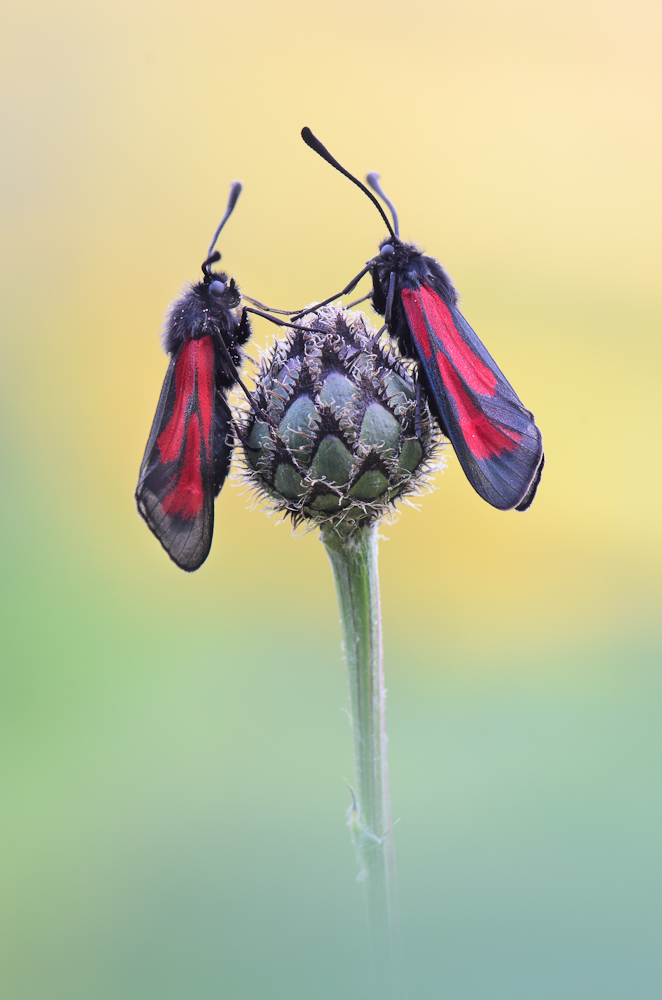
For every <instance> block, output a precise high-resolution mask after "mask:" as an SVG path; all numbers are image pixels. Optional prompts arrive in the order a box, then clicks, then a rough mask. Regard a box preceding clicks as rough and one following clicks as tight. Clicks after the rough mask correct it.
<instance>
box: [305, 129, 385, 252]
mask: <svg viewBox="0 0 662 1000" xmlns="http://www.w3.org/2000/svg"><path fill="white" fill-rule="evenodd" d="M301 138H302V139H303V141H304V142H305V143H306V145H307V146H310V148H311V149H314V150H315V152H316V153H317V154H318V155H319V156H321V157H322V159H323V160H326V162H327V163H330V164H331V166H332V167H335V168H336V170H339V171H340V173H341V174H344V175H345V177H348V178H349V179H350V181H353V183H354V184H356V186H357V187H360V188H361V190H362V191H363V193H364V194H366V195H367V196H368V198H370V201H371V202H372V203H373V205H375V206H376V208H377V211H378V212H379V214H380V215H381V217H382V219H383V220H384V222H385V223H386V228H387V229H388V231H389V233H390V234H391V236H392V237H393V238H394V239H396V238H397V235H398V234H397V233H396V232H394V231H393V227H392V226H391V223H390V222H389V221H388V219H387V217H386V213H385V212H384V209H383V208H382V206H381V205H380V204H379V202H378V201H377V199H376V198H375V196H374V194H373V193H372V191H368V189H367V187H366V186H365V184H362V183H361V181H360V180H359V179H358V178H357V177H354V175H353V174H350V172H349V170H345V168H344V167H342V166H341V165H340V164H339V163H338V161H337V160H336V159H334V158H333V156H331V153H330V152H329V151H328V149H327V148H326V146H323V145H322V143H321V142H320V141H319V139H318V138H317V137H316V136H314V135H313V133H312V132H311V131H310V129H309V128H308V126H307V125H306V127H305V128H302V129H301Z"/></svg>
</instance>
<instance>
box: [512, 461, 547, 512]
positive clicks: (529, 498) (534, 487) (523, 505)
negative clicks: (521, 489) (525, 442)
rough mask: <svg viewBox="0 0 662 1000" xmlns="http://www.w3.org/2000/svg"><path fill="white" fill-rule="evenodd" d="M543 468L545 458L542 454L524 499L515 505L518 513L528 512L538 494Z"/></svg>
mask: <svg viewBox="0 0 662 1000" xmlns="http://www.w3.org/2000/svg"><path fill="white" fill-rule="evenodd" d="M544 466H545V456H544V454H543V456H542V458H541V459H540V465H539V466H538V468H537V470H536V474H535V476H534V477H533V482H532V483H531V485H530V486H529V489H528V490H527V493H526V496H525V497H524V499H523V500H521V501H520V503H518V504H517V506H516V507H515V510H519V511H525V510H528V509H529V507H530V506H531V504H532V503H533V501H534V499H535V495H536V493H537V492H538V487H539V486H540V480H541V478H542V470H543V468H544Z"/></svg>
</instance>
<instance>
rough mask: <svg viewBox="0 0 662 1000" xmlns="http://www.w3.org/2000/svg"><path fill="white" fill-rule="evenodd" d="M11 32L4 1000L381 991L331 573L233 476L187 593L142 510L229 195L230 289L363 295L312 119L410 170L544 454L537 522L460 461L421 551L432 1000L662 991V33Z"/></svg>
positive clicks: (421, 815) (116, 28) (344, 217)
mask: <svg viewBox="0 0 662 1000" xmlns="http://www.w3.org/2000/svg"><path fill="white" fill-rule="evenodd" d="M3 21H4V27H3V29H2V43H1V44H2V58H1V59H0V74H1V75H2V110H3V125H2V135H3V138H4V155H3V157H2V160H3V165H2V171H3V178H2V185H1V197H2V211H3V240H2V267H1V268H0V278H1V281H2V302H3V308H2V331H3V332H2V364H1V365H0V439H1V441H2V448H3V464H2V469H3V485H2V489H0V498H1V501H2V519H1V522H0V523H1V528H0V531H1V532H2V558H1V560H0V564H1V566H2V570H1V576H2V588H3V589H2V611H3V619H4V624H3V626H2V634H1V636H0V644H1V646H2V648H3V668H2V677H3V681H2V697H1V699H0V709H1V711H2V716H3V722H2V727H1V734H2V735H1V739H2V742H3V744H4V748H3V752H2V758H3V762H4V763H3V771H4V774H5V777H4V779H3V787H4V793H3V798H4V801H5V805H4V807H3V812H4V814H5V823H4V826H5V848H4V849H3V859H4V860H3V868H2V881H3V889H2V900H3V902H2V909H3V917H2V919H3V922H4V933H3V935H2V936H3V939H4V947H5V948H6V952H7V954H6V957H5V959H4V961H3V963H2V967H3V972H2V973H1V975H2V977H3V978H4V984H3V988H4V990H5V993H6V996H7V997H8V998H10V1000H33V998H34V1000H42V998H43V1000H59V998H60V997H62V998H65V997H66V998H67V1000H79V998H80V1000H147V998H152V997H154V998H155V1000H156V998H158V1000H170V998H173V1000H175V998H177V1000H179V998H182V997H187V998H189V997H190V998H195V1000H206V998H210V1000H211V998H219V997H220V998H222V1000H252V998H257V997H260V998H269V1000H271V998H279V997H281V996H282V997H287V998H288V1000H298V998H302V1000H304V998H305V1000H309V998H312V997H314V998H315V1000H327V998H328V1000H335V998H337V997H338V996H344V997H346V998H348V1000H353V998H354V997H356V998H358V997H363V996H365V988H366V987H365V984H366V978H367V976H368V966H367V962H366V960H365V957H364V956H365V948H366V945H365V940H364V928H363V915H362V909H361V898H360V893H359V889H358V888H357V887H356V885H355V884H354V881H353V879H354V873H355V870H354V867H353V865H354V862H353V857H352V851H351V847H350V845H349V841H348V835H347V831H346V830H345V829H344V828H343V810H344V809H345V808H346V806H347V805H348V796H347V790H346V786H345V785H344V783H343V781H342V778H343V776H345V775H347V776H348V777H349V776H350V774H351V766H352V765H351V755H350V753H351V751H350V734H349V731H348V728H347V724H346V719H345V717H344V715H343V714H342V712H341V711H340V709H342V707H343V706H344V705H345V703H346V695H345V690H344V675H343V669H344V668H343V665H342V662H341V658H340V650H339V641H340V640H339V627H338V624H337V610H336V606H335V598H334V594H333V589H332V584H331V578H330V570H329V567H328V565H327V564H326V560H325V556H324V552H323V550H322V548H321V546H320V545H319V543H318V542H317V539H316V537H315V536H314V535H313V534H311V535H308V536H306V537H304V538H302V539H299V540H297V541H294V540H293V539H292V537H291V535H290V531H289V528H288V526H287V525H285V524H281V525H276V524H275V522H274V520H273V519H271V520H268V519H267V518H265V517H264V515H263V514H262V513H260V512H259V511H257V510H249V509H247V498H246V496H245V495H243V493H242V491H241V490H240V489H237V488H236V487H234V486H230V485H226V487H225V488H224V490H223V492H222V494H221V496H220V498H219V500H218V502H217V505H216V516H217V521H216V533H215V539H214V545H213V548H212V553H211V556H210V558H209V560H208V561H207V563H206V564H205V565H204V567H203V568H202V569H201V570H200V571H199V572H198V573H197V574H195V575H193V576H188V575H185V574H183V573H181V572H179V571H178V570H177V569H176V568H175V567H174V565H172V564H171V563H170V562H169V561H168V559H167V558H166V556H165V555H164V553H163V552H162V551H161V549H160V547H159V545H158V544H157V542H156V541H155V540H154V538H153V537H152V536H151V535H150V533H149V532H148V531H147V529H146V528H145V526H144V524H142V522H141V521H140V520H139V518H138V517H137V515H136V513H135V509H134V505H133V500H132V492H133V489H134V487H135V482H136V478H137V470H138V466H139V463H140V459H141V456H142V451H143V448H144V444H145V441H146V438H147V435H148V432H149V427H150V423H151V419H152V416H153V412H154V409H155V406H156V401H157V398H158V392H159V389H160V385H161V381H162V378H163V375H164V372H165V367H166V359H165V357H164V356H163V354H162V353H161V352H160V348H159V341H158V334H159V330H160V325H161V319H162V316H163V313H164V311H165V308H166V305H167V303H168V302H169V301H170V300H171V299H172V298H173V297H175V296H176V295H177V294H178V292H179V290H180V289H181V287H182V285H183V283H184V282H185V281H186V280H190V279H194V278H196V275H197V274H198V269H199V265H200V262H201V260H202V258H203V255H204V252H205V250H206V248H207V245H208V242H209V239H210V237H211V234H212V232H213V230H214V227H215V225H216V223H217V221H218V218H219V216H220V214H221V213H222V211H223V207H224V205H225V200H226V197H227V191H228V187H229V183H230V181H231V180H233V179H234V178H236V177H238V178H241V179H242V180H243V182H244V185H245V189H244V193H243V195H242V197H241V199H240V201H239V204H238V206H237V209H236V212H235V215H234V216H233V218H232V220H231V221H230V223H229V224H228V226H227V228H226V230H225V231H224V233H223V236H222V238H221V243H220V248H221V250H222V252H223V261H224V266H226V267H227V268H228V270H229V271H230V273H232V274H234V275H235V276H236V278H237V280H238V281H239V283H240V284H241V286H242V288H243V289H244V290H245V291H246V292H247V293H248V294H250V295H253V296H256V297H258V298H261V299H262V300H263V301H267V302H269V303H271V304H273V305H276V306H282V307H286V308H294V307H295V306H300V305H302V304H304V303H307V302H308V301H310V300H312V299H315V298H321V297H322V296H324V295H327V294H329V293H331V292H332V291H334V290H335V289H337V288H339V287H341V285H342V284H344V283H345V282H346V281H347V280H348V279H349V278H350V277H351V276H352V275H353V274H354V273H356V272H357V271H358V270H359V268H360V267H361V266H362V264H363V262H364V261H365V260H366V259H367V258H368V257H369V256H370V255H371V254H372V253H373V252H374V249H375V246H376V244H377V241H378V240H379V239H380V238H381V237H382V236H383V235H384V232H383V225H382V223H381V222H380V220H379V218H378V216H377V214H376V212H375V210H374V208H372V207H371V206H370V204H369V203H368V201H367V200H366V199H365V198H364V197H363V196H362V195H361V194H360V193H359V192H358V191H357V190H356V189H355V188H354V187H353V186H352V185H350V184H349V182H347V181H346V180H344V179H343V178H342V177H340V176H339V175H338V174H336V173H335V172H334V171H333V170H331V168H330V167H328V166H327V165H326V164H324V163H323V162H322V161H321V160H319V159H318V158H317V157H316V156H315V155H314V154H313V153H312V152H311V151H310V150H309V149H307V148H306V147H305V146H304V145H303V143H302V142H301V140H300V138H299V130H300V128H301V127H302V126H303V125H305V124H307V125H309V126H310V127H311V128H312V129H313V130H314V131H315V132H316V133H317V134H318V135H319V136H320V137H321V139H322V140H323V141H324V142H325V143H326V144H327V145H328V146H329V148H330V149H331V150H332V151H333V153H334V154H335V155H336V156H337V157H338V158H339V159H340V160H341V161H342V162H343V163H345V164H346V166H347V167H348V168H349V169H350V170H353V171H354V172H356V173H357V174H359V175H363V174H365V173H366V172H367V171H368V170H375V169H376V170H378V171H379V172H380V173H381V176H382V181H383V184H384V186H385V189H386V190H387V192H388V193H389V195H390V196H391V198H392V199H393V200H394V201H395V203H396V205H397V208H398V211H399V214H400V219H401V226H402V234H403V236H404V237H405V238H408V239H412V240H416V241H417V242H419V243H420V244H421V245H422V246H424V247H425V248H426V249H427V250H428V251H429V252H430V253H432V254H433V255H434V256H436V257H438V258H439V259H440V260H441V261H442V262H443V263H444V264H445V266H446V267H447V268H448V270H449V272H450V273H451V275H452V276H453V278H454V279H455V281H456V284H457V285H458V287H459V289H460V292H461V296H462V308H463V311H464V312H465V314H466V316H467V318H468V320H469V321H470V322H471V324H472V325H473V326H474V328H475V329H476V330H477V332H478V333H479V336H481V338H482V339H483V340H484V342H485V344H486V346H487V347H488V349H489V350H490V351H491V352H492V353H493V354H494V356H495V357H496V359H497V361H498V363H499V365H500V367H502V368H503V370H504V371H505V373H506V375H507V377H508V378H509V380H510V381H511V382H512V383H513V384H514V386H515V388H516V389H517V391H518V392H519V394H520V395H521V396H522V399H523V400H524V402H525V404H526V405H527V406H529V407H530V408H531V409H532V410H533V411H534V412H535V414H536V417H537V419H538V423H539V425H540V427H541V428H542V431H543V435H544V438H545V445H546V452H547V467H546V471H545V474H544V477H543V482H542V486H541V488H540V492H539V496H538V498H537V499H536V501H535V503H534V505H533V507H532V508H531V510H530V511H529V512H528V513H526V514H524V515H519V514H516V513H511V514H501V513H499V512H497V511H495V510H493V509H492V508H490V507H488V506H487V505H486V504H484V503H483V502H482V501H480V499H479V498H478V497H477V495H476V494H474V492H473V491H472V489H471V488H470V486H469V485H468V483H467V482H466V480H465V479H464V477H463V475H462V473H461V471H460V469H459V467H458V465H457V462H456V460H455V459H454V457H452V456H451V458H450V461H449V467H448V470H447V471H446V473H445V474H444V475H443V476H442V477H440V478H439V480H438V485H439V489H438V490H437V491H436V492H435V493H434V494H433V495H431V496H428V497H426V498H424V499H423V501H422V503H421V509H420V512H416V511H413V510H410V509H406V510H405V512H404V514H403V515H402V517H401V519H400V520H399V521H398V522H397V524H395V525H394V526H390V527H388V528H387V529H385V531H384V534H385V535H386V536H387V537H388V542H385V543H383V545H382V552H381V567H382V596H383V610H384V629H385V643H386V672H387V681H388V687H389V703H388V710H389V729H390V736H391V743H390V755H391V757H390V759H391V770H392V786H393V787H392V792H393V809H394V815H395V816H399V817H401V823H400V824H399V826H398V828H397V831H396V833H397V837H396V847H397V851H398V859H399V870H400V892H401V904H402V911H403V936H404V942H405V955H406V963H407V978H408V985H409V989H410V996H411V997H416V998H417V1000H419V998H428V997H429V998H430V1000H433V998H434V1000H436V998H438V997H442V996H443V997H446V996H448V997H449V998H452V1000H500V998H502V997H503V998H504V1000H505V998H508V1000H520V998H521V1000H561V998H562V1000H574V998H577V1000H588V998H593V997H595V998H596V1000H611V998H613V1000H621V998H622V1000H626V998H627V1000H630V998H633V997H636V998H637V1000H646V998H648V997H650V998H657V997H659V995H660V991H661V990H662V974H661V973H660V966H659V959H658V957H657V955H658V952H659V923H660V916H661V908H660V903H659V898H660V889H661V888H662V885H661V875H662V873H661V871H660V862H659V856H660V850H659V842H660V833H661V832H662V830H661V827H662V809H661V803H660V792H659V789H660V769H661V762H660V753H661V751H662V736H661V735H660V734H661V733H662V726H661V725H660V714H661V712H662V690H661V686H660V672H659V671H660V658H659V653H660V628H659V598H660V570H659V567H660V514H659V509H660V508H659V496H660V485H661V484H660V473H659V468H660V462H659V450H660V430H659V423H658V414H659V389H658V386H659V379H660V370H661V366H660V361H661V350H660V342H661V340H660V323H659V315H660V297H659V260H660V237H659V234H660V221H661V220H660V211H659V205H660V199H659V180H660V176H661V173H662V171H661V168H662V163H661V162H660V161H661V157H660V131H659V111H660V101H659V98H660V59H659V32H660V27H661V26H662V15H661V14H660V9H659V5H658V4H656V3H652V2H646V0H637V2H635V3H625V2H624V0H621V2H614V0H606V2H600V3H597V2H588V0H584V2H580V3H571V2H568V0H561V2H554V3H552V2H551V0H539V2H535V0H528V2H527V0H520V2H517V0H506V2H504V3H499V4H496V3H489V2H488V0H473V2H472V0H467V2H453V3H449V2H439V0H437V2H432V0H410V2H409V3H408V4H406V5H405V4H401V3H395V2H393V0H383V2H381V3H376V2H368V0H354V2H347V0H337V2H335V3H333V4H319V3H312V2H308V3H304V2H294V0H290V2H287V3H282V4H278V3H274V4H268V3H264V2H260V0H244V2H240V3H236V4H228V3H223V2H216V3H211V2H208V3H205V2H191V3H183V2H182V3H173V2H171V0H161V2H159V3H156V2H148V0H137V2H134V3H129V2H126V0H116V2H115V3H112V4H111V3H102V2H95V0H92V2H90V0H86V2H75V0H74V2H66V0H62V2H60V3H46V2H43V3H39V2H22V3H20V4H19V3H16V2H12V0H8V2H7V3H6V5H5V9H4V14H3ZM271 336H272V332H271V330H270V329H269V328H268V327H267V326H266V325H265V324H264V323H262V322H258V323H256V324H255V336H254V344H255V345H256V346H257V345H263V344H265V343H266V341H267V339H268V338H269V337H271Z"/></svg>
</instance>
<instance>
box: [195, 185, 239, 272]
mask: <svg viewBox="0 0 662 1000" xmlns="http://www.w3.org/2000/svg"><path fill="white" fill-rule="evenodd" d="M242 187H243V184H242V183H241V181H233V182H232V185H231V187H230V197H229V198H228V205H227V208H226V209H225V215H224V216H223V218H222V219H221V221H220V222H219V224H218V226H217V227H216V232H215V233H214V238H213V240H212V241H211V243H210V244H209V250H208V251H207V260H206V261H205V264H207V263H209V262H210V259H211V257H212V256H213V253H214V247H215V246H216V240H217V239H218V237H219V236H220V235H221V229H222V228H223V226H224V225H225V223H226V222H227V221H228V219H229V218H230V216H231V215H232V213H233V211H234V206H235V205H236V204H237V199H238V197H239V195H240V194H241V189H242ZM220 259H221V255H220V254H219V255H218V257H217V258H216V260H220ZM204 269H205V268H204V264H203V265H202V270H203V271H204Z"/></svg>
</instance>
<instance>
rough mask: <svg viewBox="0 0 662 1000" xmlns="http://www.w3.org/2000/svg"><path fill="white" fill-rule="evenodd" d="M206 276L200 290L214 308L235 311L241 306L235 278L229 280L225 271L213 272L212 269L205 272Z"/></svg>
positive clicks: (199, 287) (199, 286)
mask: <svg viewBox="0 0 662 1000" xmlns="http://www.w3.org/2000/svg"><path fill="white" fill-rule="evenodd" d="M219 257H220V254H219ZM204 275H205V276H204V279H203V280H202V281H201V282H200V284H199V285H198V289H199V290H200V294H201V296H202V297H204V298H205V299H206V300H207V302H208V303H209V304H210V305H211V307H212V308H213V307H214V306H217V307H218V306H220V307H222V308H224V309H235V308H236V307H237V306H238V305H239V303H240V302H241V295H240V293H239V289H238V288H237V285H236V282H235V280H234V278H228V276H227V274H226V273H225V271H212V270H211V268H208V269H207V270H206V271H204Z"/></svg>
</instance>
